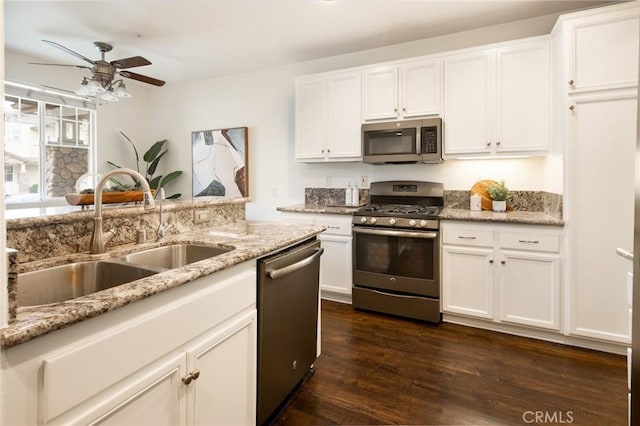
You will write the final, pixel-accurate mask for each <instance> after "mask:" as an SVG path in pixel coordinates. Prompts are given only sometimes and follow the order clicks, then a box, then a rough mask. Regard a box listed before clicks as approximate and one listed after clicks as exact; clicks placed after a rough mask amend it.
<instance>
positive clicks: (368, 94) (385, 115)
mask: <svg viewBox="0 0 640 426" xmlns="http://www.w3.org/2000/svg"><path fill="white" fill-rule="evenodd" d="M362 78H363V86H364V89H363V92H362V105H363V119H364V120H379V119H392V118H397V117H398V67H397V66H396V65H387V66H384V67H377V68H373V69H370V70H365V71H364V73H363V77H362Z"/></svg>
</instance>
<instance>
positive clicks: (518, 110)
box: [496, 41, 550, 152]
mask: <svg viewBox="0 0 640 426" xmlns="http://www.w3.org/2000/svg"><path fill="white" fill-rule="evenodd" d="M496 55H497V60H496V66H497V78H496V84H497V91H496V94H497V95H496V100H497V104H496V113H497V120H496V151H497V152H526V151H529V152H532V151H545V150H547V149H548V148H549V119H550V104H549V103H550V78H549V77H550V51H549V43H548V42H546V41H545V42H543V43H532V44H527V45H523V46H515V47H507V48H503V49H498V50H497V52H496Z"/></svg>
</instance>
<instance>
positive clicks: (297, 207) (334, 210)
mask: <svg viewBox="0 0 640 426" xmlns="http://www.w3.org/2000/svg"><path fill="white" fill-rule="evenodd" d="M359 208H360V207H358V206H327V205H322V204H309V203H306V204H305V203H300V204H293V205H290V206H283V207H278V211H281V212H290V213H324V214H347V215H348V214H353V212H355V211H356V210H358V209H359Z"/></svg>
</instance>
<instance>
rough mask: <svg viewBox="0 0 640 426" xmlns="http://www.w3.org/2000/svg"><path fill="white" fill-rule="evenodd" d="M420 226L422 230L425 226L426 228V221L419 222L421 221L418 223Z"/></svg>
mask: <svg viewBox="0 0 640 426" xmlns="http://www.w3.org/2000/svg"><path fill="white" fill-rule="evenodd" d="M420 226H422V227H423V228H424V227H425V226H427V221H426V220H421V221H420Z"/></svg>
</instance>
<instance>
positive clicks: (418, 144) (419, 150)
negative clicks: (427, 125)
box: [416, 127, 422, 156]
mask: <svg viewBox="0 0 640 426" xmlns="http://www.w3.org/2000/svg"><path fill="white" fill-rule="evenodd" d="M421 135H422V129H421V128H420V127H418V131H417V132H416V155H418V156H422V143H421V141H420V139H421V137H422V136H421Z"/></svg>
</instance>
